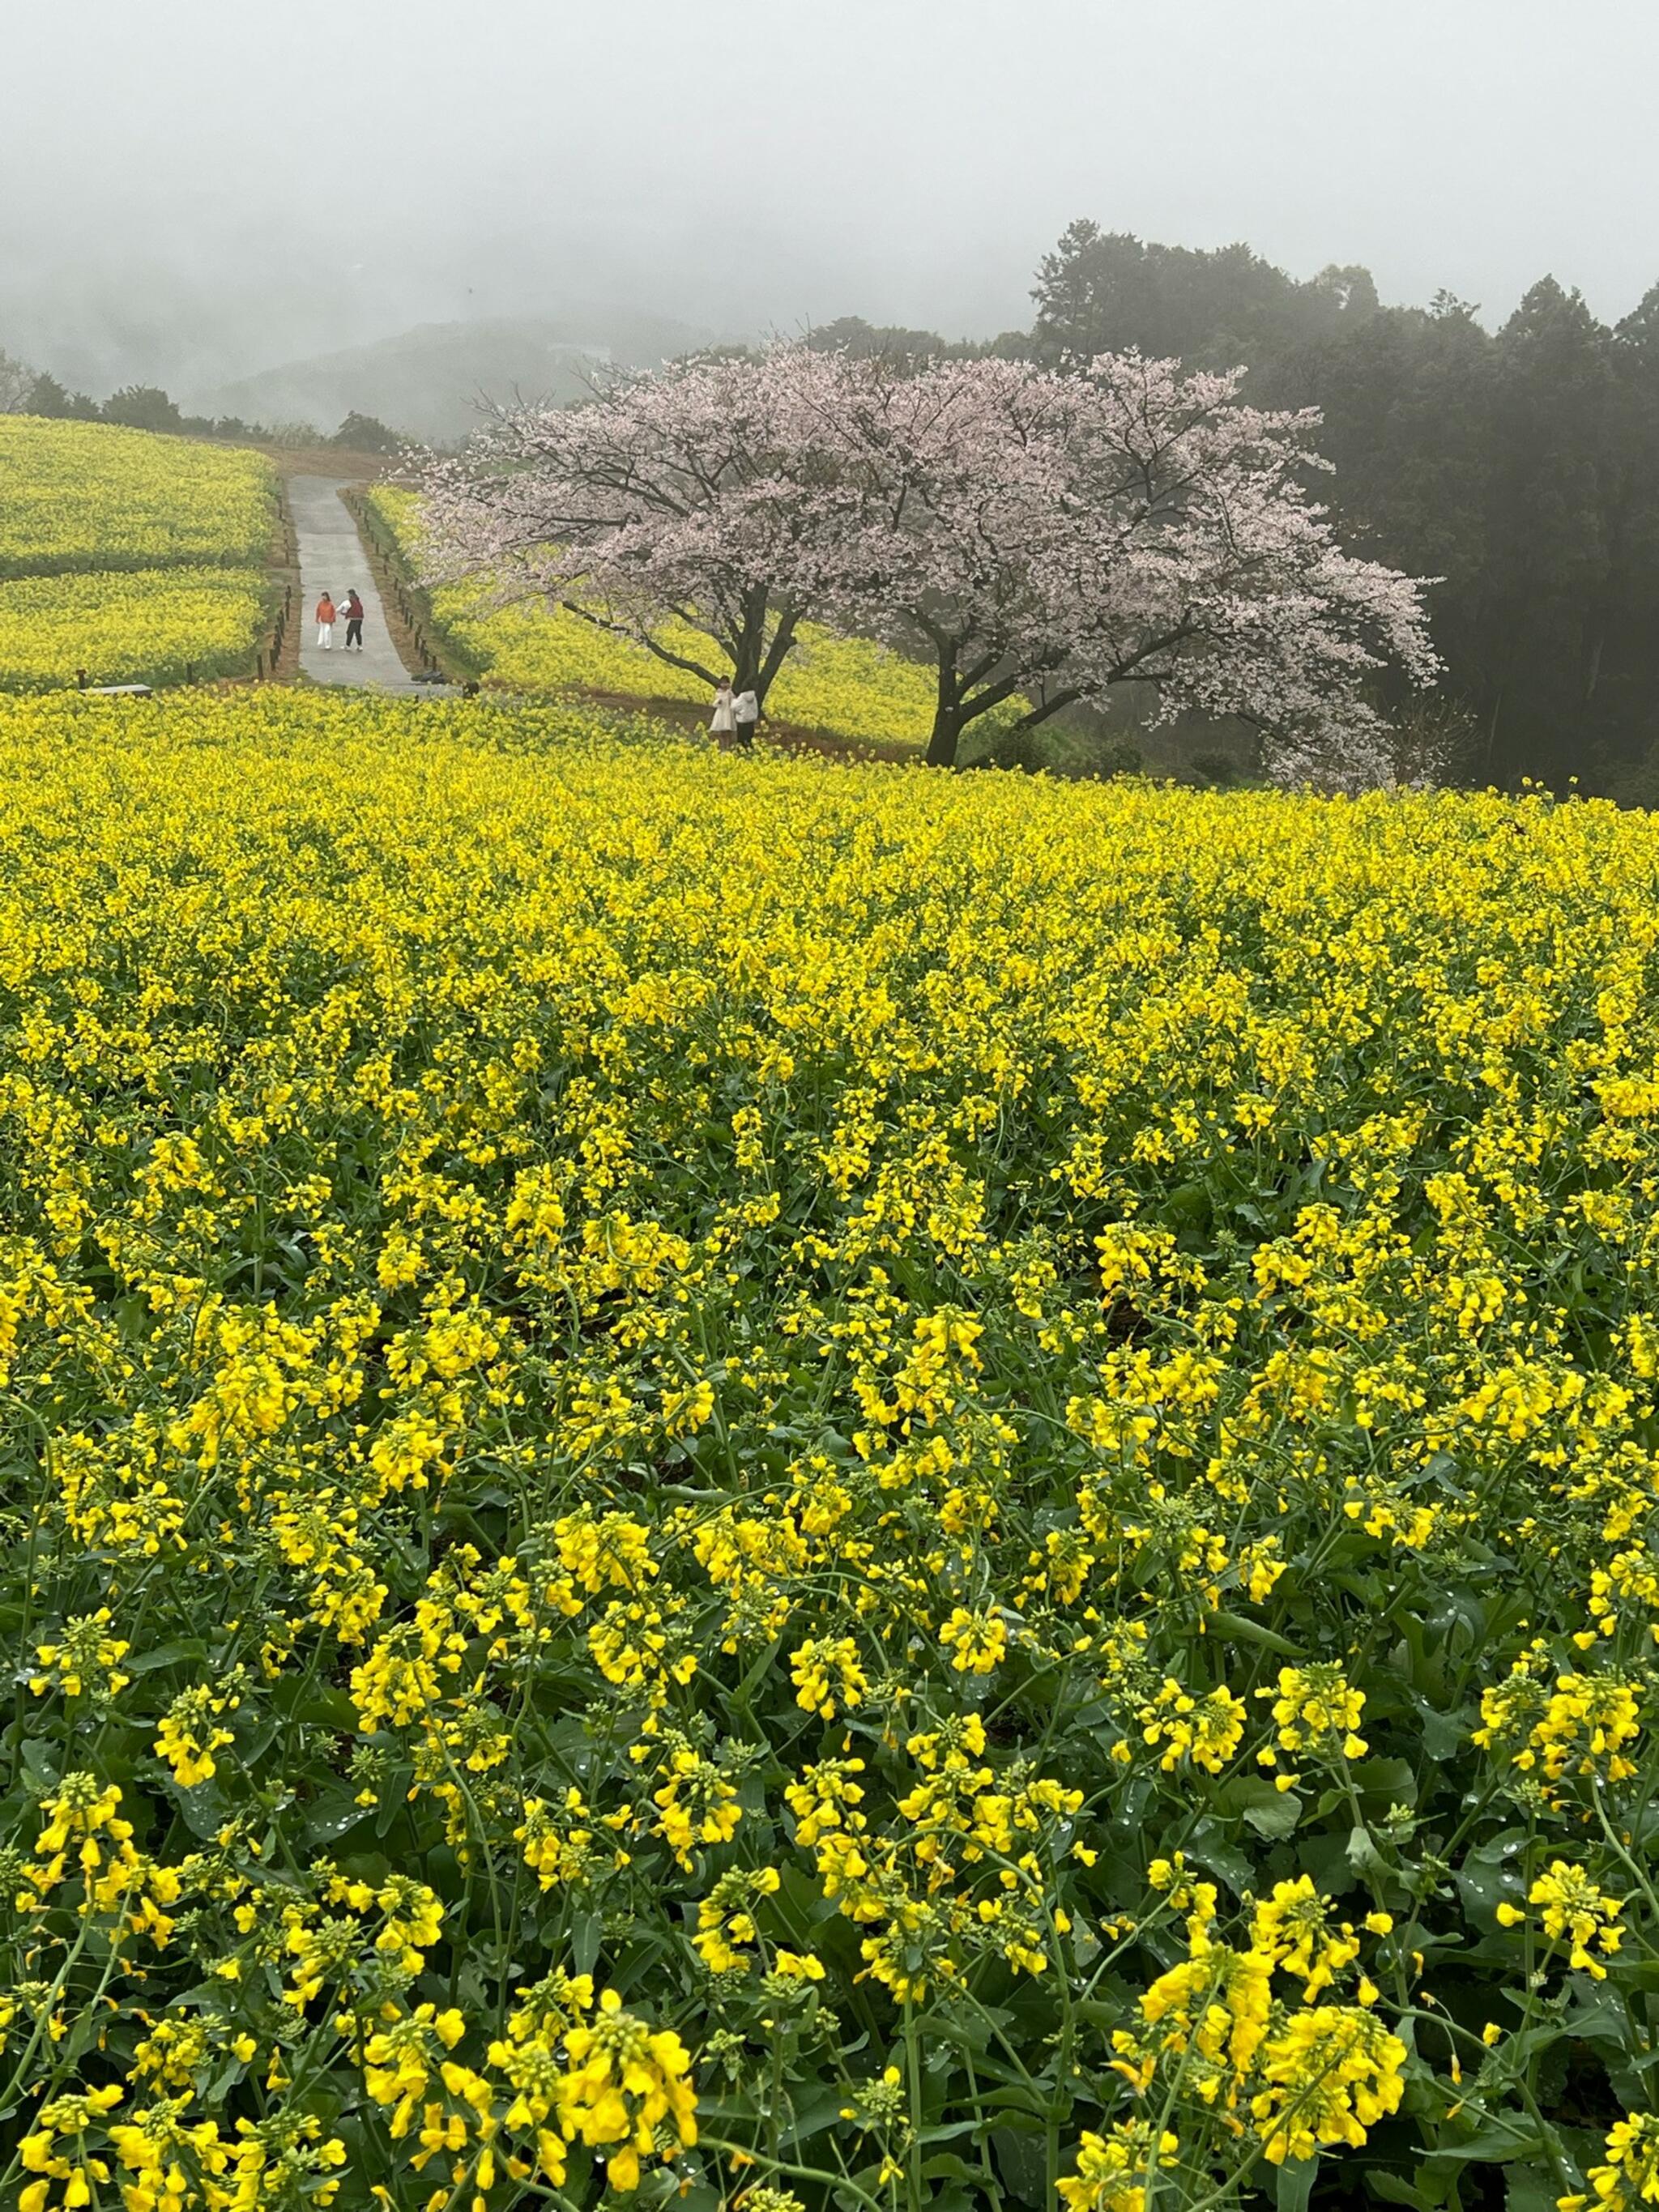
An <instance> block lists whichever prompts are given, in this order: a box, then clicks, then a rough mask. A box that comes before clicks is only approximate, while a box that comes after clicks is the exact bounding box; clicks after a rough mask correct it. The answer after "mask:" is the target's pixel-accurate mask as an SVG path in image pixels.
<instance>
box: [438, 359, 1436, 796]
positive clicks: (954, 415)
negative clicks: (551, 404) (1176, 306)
mask: <svg viewBox="0 0 1659 2212" xmlns="http://www.w3.org/2000/svg"><path fill="white" fill-rule="evenodd" d="M1238 386H1239V373H1235V374H1227V375H1214V374H1194V375H1185V374H1182V369H1181V368H1180V365H1179V363H1177V362H1170V361H1150V360H1146V359H1143V358H1142V357H1141V356H1139V355H1136V354H1125V355H1121V356H1120V355H1110V354H1107V355H1102V356H1099V357H1098V358H1097V359H1096V360H1094V361H1093V362H1089V363H1087V364H1084V365H1079V366H1077V367H1075V368H1073V369H1072V370H1070V371H1069V372H1067V373H1060V372H1057V371H1054V370H1050V369H1045V368H1040V367H1038V366H1036V365H1035V364H1033V363H1030V362H1010V361H1002V360H994V359H987V360H981V361H965V362H937V363H933V364H930V365H927V366H924V367H922V368H920V369H917V368H915V365H914V364H909V363H896V362H891V361H886V360H882V359H864V360H860V359H855V358H854V357H853V356H850V355H848V354H845V353H834V352H830V353H824V352H820V351H817V350H815V349H811V348H810V347H807V346H805V345H799V344H797V345H784V346H779V347H775V348H774V349H771V350H769V352H767V353H765V354H763V355H760V356H744V357H740V358H734V359H726V360H702V361H693V362H684V363H680V364H677V365H675V366H673V367H671V368H667V369H665V370H664V371H663V372H661V373H660V374H657V375H654V376H649V377H641V378H636V379H633V380H629V381H625V382H622V383H619V384H617V385H616V386H613V387H611V389H609V390H606V391H605V392H600V393H599V394H598V395H596V397H595V398H594V399H593V400H592V403H591V404H586V405H584V406H580V407H577V408H573V409H569V410H549V409H541V408H532V409H524V408H520V409H514V410H507V411H506V412H504V413H502V414H501V415H500V416H498V417H497V419H496V421H495V423H494V425H493V427H492V428H491V429H490V431H489V434H488V435H487V436H485V437H484V438H483V440H482V441H481V442H480V443H479V444H478V446H477V447H476V448H475V449H473V450H471V451H469V452H468V453H466V454H465V455H464V456H463V457H461V458H460V459H451V460H434V461H432V462H431V463H429V464H428V467H427V469H426V471H425V478H424V489H425V491H426V495H427V509H426V512H427V518H428V523H427V533H428V553H429V565H430V567H431V568H432V570H433V572H434V573H435V574H438V575H441V576H454V575H458V574H476V573H485V574H489V576H490V577H491V578H492V580H493V585H494V589H495V592H496V594H497V596H498V597H501V598H507V597H513V596H522V595H524V594H526V593H535V594H538V595H540V596H543V597H545V598H550V599H555V600H556V601H559V602H561V603H562V604H563V605H567V606H568V607H570V608H572V609H573V610H574V611H575V612H576V613H578V614H580V616H581V617H583V618H584V619H586V620H587V621H590V622H594V623H601V624H603V625H604V626H605V627H607V628H610V629H617V630H620V631H622V632H623V633H624V634H626V635H629V636H631V637H634V638H635V639H637V640H638V641H639V642H640V643H641V644H642V645H644V646H646V647H647V648H648V649H649V650H650V651H651V652H653V653H655V654H657V656H658V657H659V659H662V660H664V661H665V662H667V663H669V664H670V665H672V666H675V667H678V668H681V669H685V670H689V671H691V672H692V673H694V674H696V675H698V676H700V677H702V678H703V679H704V680H705V681H706V682H708V684H711V685H712V684H714V682H715V681H716V680H717V678H718V677H720V676H721V675H723V674H725V673H726V672H727V670H728V668H729V670H730V671H731V672H732V674H733V675H734V676H735V678H736V681H737V683H738V685H739V687H744V686H751V687H752V688H753V689H754V690H756V691H757V693H758V694H759V695H760V696H761V698H762V701H763V702H764V698H765V695H766V692H767V690H768V688H769V685H770V684H771V682H772V680H773V678H775V675H776V673H777V671H778V670H779V669H780V668H781V666H782V665H783V663H784V660H785V659H786V657H787V654H788V653H789V652H790V650H791V648H792V646H793V642H794V640H795V637H796V634H797V631H798V629H799V624H800V623H801V622H802V621H803V620H804V619H805V617H807V615H808V614H809V612H810V613H812V614H816V615H818V616H822V617H826V618H829V619H834V620H836V621H838V622H839V623H842V625H843V626H844V627H847V628H848V629H856V630H861V631H865V632H867V633H869V634H872V635H876V636H879V637H882V638H884V639H887V640H889V641H891V642H894V643H896V644H898V645H900V646H901V647H905V648H908V649H909V650H911V651H913V652H917V653H921V654H923V655H925V656H926V657H927V658H928V659H931V660H932V662H933V665H934V666H935V668H936V671H937V698H936V705H935V713H934V721H933V733H932V737H931V739H930V741H929V744H928V748H927V759H928V760H929V762H930V763H933V764H935V765H939V766H950V765H952V764H953V763H955V761H956V759H957V751H958V747H959V745H960V743H961V740H962V737H963V732H965V731H966V730H968V729H969V727H971V726H972V725H973V724H974V723H975V721H977V720H980V719H981V718H982V717H983V716H986V715H987V714H997V716H998V718H999V720H1000V721H1003V722H1005V723H1011V724H1012V726H1013V727H1014V728H1016V729H1020V728H1031V727H1034V726H1036V725H1037V724H1039V723H1042V722H1043V721H1045V720H1048V718H1049V717H1050V716H1052V715H1054V714H1058V713H1059V712H1060V711H1061V709H1062V708H1066V706H1069V705H1071V704H1073V702H1079V701H1088V702H1101V701H1103V699H1104V698H1105V697H1106V696H1107V695H1108V694H1109V691H1110V690H1111V689H1112V687H1113V686H1114V685H1116V684H1124V683H1131V682H1133V683H1139V684H1147V685H1150V686H1152V688H1153V689H1154V690H1156V692H1157V693H1158V696H1159V699H1160V701H1161V704H1162V710H1163V711H1164V713H1165V714H1174V713H1176V712H1179V711H1181V710H1182V709H1183V708H1192V709H1197V710H1200V711H1201V712H1203V713H1206V714H1213V715H1229V716H1238V717H1243V719H1245V720H1248V721H1249V722H1250V723H1252V724H1253V725H1255V726H1256V727H1257V729H1258V730H1259V731H1260V732H1261V743H1262V749H1263V755H1264V759H1265V761H1266V763H1267V766H1268V767H1269V769H1271V770H1272V771H1273V773H1274V774H1276V775H1279V777H1281V778H1282V779H1284V780H1286V781H1303V780H1306V779H1310V778H1314V779H1316V780H1319V781H1324V782H1327V783H1350V784H1358V783H1364V782H1368V781H1387V780H1388V778H1389V752H1388V748H1387V744H1386V742H1385V739H1386V731H1385V726H1384V725H1383V721H1382V720H1381V718H1380V716H1379V715H1378V714H1376V710H1375V709H1374V708H1372V707H1371V706H1370V704H1369V703H1368V702H1367V698H1366V696H1365V695H1366V691H1367V689H1368V686H1369V685H1370V681H1371V679H1372V678H1374V677H1375V676H1376V673H1377V671H1379V670H1381V669H1382V668H1383V667H1384V666H1385V665H1389V664H1391V663H1392V664H1398V665H1401V666H1402V667H1403V668H1404V670H1405V671H1406V672H1407V675H1408V676H1409V677H1410V678H1413V680H1415V681H1419V682H1425V681H1431V680H1432V678H1433V675H1434V672H1435V668H1436V663H1435V659H1434V655H1433V653H1432V651H1431V647H1430V646H1429V643H1428V641H1427V634H1426V629H1425V619H1424V614H1423V608H1422V600H1421V590H1420V586H1419V585H1418V584H1417V583H1416V582H1414V581H1413V580H1411V579H1410V578H1408V577H1405V576H1402V575H1400V574H1397V573H1396V572H1395V571H1393V570H1391V569H1387V568H1381V567H1379V566H1377V565H1376V563H1374V562H1364V561H1358V560H1356V559H1353V558H1352V557H1351V556H1348V555H1346V554H1345V553H1344V552H1343V551H1342V550H1341V549H1340V546H1339V545H1338V544H1336V542H1335V539H1334V535H1333V533H1332V531H1331V528H1330V525H1329V522H1328V518H1327V516H1326V514H1325V513H1324V511H1323V509H1322V507H1319V505H1318V504H1317V503H1316V501H1314V500H1313V498H1312V497H1311V495H1310V492H1309V490H1308V489H1307V483H1308V480H1309V476H1310V471H1316V470H1317V469H1318V468H1319V467H1321V466H1322V463H1321V462H1320V461H1319V459H1318V457H1317V455H1316V453H1315V452H1314V450H1313V447H1312V444H1311V440H1312V437H1313V435H1314V432H1315V431H1316V428H1317V425H1318V417H1317V416H1316V414H1314V413H1313V412H1311V411H1304V412H1301V413H1295V414H1290V413H1278V414H1268V413H1264V412H1262V411H1261V410H1259V409H1255V408H1251V407H1248V406H1245V405H1244V404H1242V402H1241V401H1240V399H1239V397H1238ZM671 617H672V618H677V620H678V624H680V625H684V628H683V629H678V628H677V629H675V630H674V632H673V633H672V635H673V636H674V637H675V638H676V639H678V640H679V641H680V642H679V643H673V644H671V643H670V642H669V641H667V639H666V638H665V635H664V634H663V633H664V626H665V623H667V621H668V620H669V619H670V618H671ZM688 632H689V633H690V635H693V636H695V637H699V638H702V639H706V640H707V641H708V652H707V653H706V654H703V653H699V652H697V651H696V649H690V650H688V649H685V648H684V637H685V635H686V634H687V633H688Z"/></svg>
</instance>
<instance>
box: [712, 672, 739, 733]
mask: <svg viewBox="0 0 1659 2212" xmlns="http://www.w3.org/2000/svg"><path fill="white" fill-rule="evenodd" d="M708 726H709V729H710V730H711V731H712V732H713V733H714V736H715V737H717V738H729V737H731V736H732V735H733V734H734V733H735V732H736V730H737V726H738V718H737V715H736V714H735V713H734V712H733V709H732V679H731V678H730V677H729V676H722V677H721V678H720V683H719V684H718V686H717V687H716V689H715V692H714V714H713V716H712V718H711V719H710V721H709V724H708Z"/></svg>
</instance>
